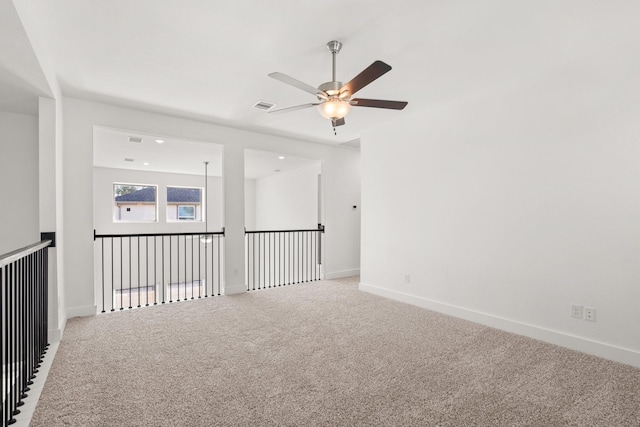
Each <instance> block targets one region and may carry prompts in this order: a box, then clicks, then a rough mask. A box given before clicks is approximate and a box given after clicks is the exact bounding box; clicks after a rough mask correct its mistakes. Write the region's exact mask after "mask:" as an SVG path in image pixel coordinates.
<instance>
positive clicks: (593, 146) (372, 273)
mask: <svg viewBox="0 0 640 427" xmlns="http://www.w3.org/2000/svg"><path fill="white" fill-rule="evenodd" d="M635 52H636V51H635V49H634V48H633V46H630V45H627V46H620V47H619V48H618V49H611V50H609V51H607V52H601V53H594V55H593V56H591V57H586V58H582V59H579V60H578V59H574V60H573V61H571V62H567V63H566V64H564V65H562V66H558V67H557V68H555V69H551V70H548V72H546V73H545V74H540V75H537V76H531V77H530V78H528V79H526V80H520V81H518V82H512V83H510V84H508V85H503V86H496V87H495V88H493V90H487V91H485V92H484V93H483V94H481V95H477V96H474V97H471V98H468V99H463V100H459V101H458V102H455V103H451V104H449V105H446V106H441V107H440V108H432V109H424V110H422V111H419V112H414V113H413V114H411V113H409V112H407V114H406V115H404V116H403V117H402V118H401V119H399V120H398V121H397V122H396V123H395V125H394V126H392V127H389V128H381V129H377V130H376V131H375V132H371V133H368V134H366V135H365V136H363V139H362V141H363V143H362V147H363V148H362V165H363V166H362V178H363V184H362V197H363V204H364V205H365V207H366V209H365V210H364V211H363V217H362V231H363V235H362V247H363V253H362V276H361V280H362V283H361V289H364V290H367V291H370V292H375V293H378V294H380V295H385V296H387V297H391V298H395V299H399V300H402V301H406V302H410V303H413V304H417V305H421V306H424V307H429V308H432V309H436V310H440V311H443V312H447V313H450V314H453V315H456V316H460V317H465V318H468V319H471V320H475V321H479V322H482V323H485V324H489V325H492V326H497V327H500V328H503V329H507V330H512V331H514V332H517V333H522V334H525V335H529V336H533V337H536V338H540V339H544V340H547V341H550V342H555V343H557V344H561V345H565V346H568V347H572V348H576V349H579V350H582V351H586V352H590V353H593V354H598V355H600V356H603V357H608V358H611V359H614V360H619V361H622V362H625V363H630V364H634V365H636V366H640V334H638V328H637V326H638V325H639V324H640V310H638V307H637V303H638V301H640V287H639V286H638V282H639V281H640V264H639V263H638V262H637V254H638V253H640V221H639V220H638V218H640V191H639V190H640V168H639V167H638V164H639V162H640V144H638V135H640V121H638V120H637V115H638V109H637V100H638V99H640V83H638V78H637V75H638V72H640V59H639V58H638V56H637V55H636V54H635ZM382 171H384V172H382ZM570 304H578V305H582V306H588V307H594V308H595V309H596V310H597V316H596V321H595V322H589V321H586V320H583V319H576V318H572V317H570Z"/></svg>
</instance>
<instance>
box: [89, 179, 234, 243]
mask: <svg viewBox="0 0 640 427" xmlns="http://www.w3.org/2000/svg"><path fill="white" fill-rule="evenodd" d="M93 171H94V173H93V199H94V204H93V216H94V218H95V219H94V224H95V229H96V231H97V233H98V234H127V233H188V232H199V231H204V227H205V224H204V222H203V221H167V217H166V205H167V203H166V200H167V199H166V194H167V193H166V188H167V186H178V187H193V188H200V187H204V177H203V176H198V175H186V174H177V173H166V172H149V171H137V170H128V169H111V168H101V167H95V168H93ZM207 181H208V193H209V203H208V207H209V214H208V221H209V223H208V228H209V231H220V230H222V226H223V225H222V224H223V221H222V202H223V200H222V178H220V177H218V176H210V177H208V178H207ZM114 182H119V183H133V184H148V185H157V186H158V195H159V196H158V221H157V222H136V223H127V222H114V221H113V215H112V212H113V183H114ZM203 191H204V190H203Z"/></svg>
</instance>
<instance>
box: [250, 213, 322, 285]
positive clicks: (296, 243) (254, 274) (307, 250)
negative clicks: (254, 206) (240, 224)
mask: <svg viewBox="0 0 640 427" xmlns="http://www.w3.org/2000/svg"><path fill="white" fill-rule="evenodd" d="M322 233H324V226H323V225H321V224H318V228H317V229H311V230H266V231H246V232H245V239H246V242H245V243H246V244H245V249H246V251H247V253H246V257H245V264H246V278H245V282H246V284H247V290H248V291H254V290H257V289H264V288H272V287H277V286H283V285H290V284H294V283H302V282H310V281H314V280H320V278H321V277H320V276H321V269H320V267H321V265H322Z"/></svg>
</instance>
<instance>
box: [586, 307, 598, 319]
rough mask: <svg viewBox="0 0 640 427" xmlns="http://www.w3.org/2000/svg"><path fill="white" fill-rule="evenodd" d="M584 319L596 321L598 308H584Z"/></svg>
mask: <svg viewBox="0 0 640 427" xmlns="http://www.w3.org/2000/svg"><path fill="white" fill-rule="evenodd" d="M584 320H588V321H590V322H595V321H596V309H595V308H592V307H585V308H584Z"/></svg>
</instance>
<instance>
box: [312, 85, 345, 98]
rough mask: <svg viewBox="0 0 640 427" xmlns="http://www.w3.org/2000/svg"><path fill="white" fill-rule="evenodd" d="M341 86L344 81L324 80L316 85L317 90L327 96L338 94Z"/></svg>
mask: <svg viewBox="0 0 640 427" xmlns="http://www.w3.org/2000/svg"><path fill="white" fill-rule="evenodd" d="M342 86H344V83H342V82H326V83H322V84H321V85H320V86H318V90H319V91H321V92H324V93H326V94H327V95H329V96H338V95H339V94H340V89H341V88H342Z"/></svg>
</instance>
